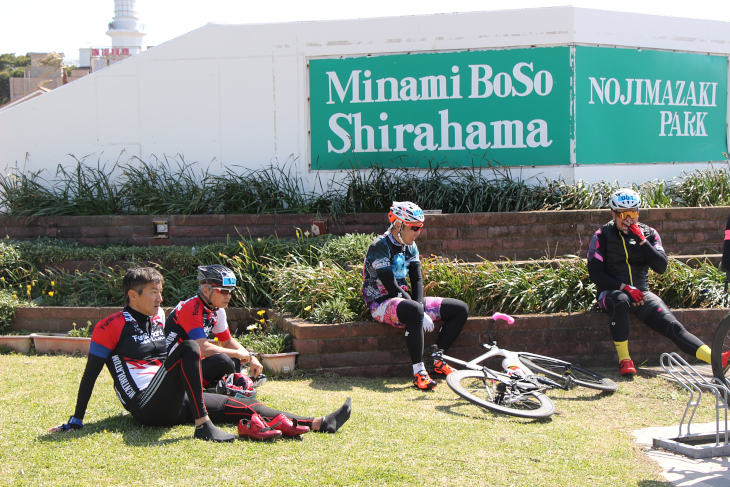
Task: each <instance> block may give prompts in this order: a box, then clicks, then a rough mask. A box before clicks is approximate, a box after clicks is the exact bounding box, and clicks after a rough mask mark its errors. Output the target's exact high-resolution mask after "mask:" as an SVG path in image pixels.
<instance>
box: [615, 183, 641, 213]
mask: <svg viewBox="0 0 730 487" xmlns="http://www.w3.org/2000/svg"><path fill="white" fill-rule="evenodd" d="M608 205H609V206H610V207H611V209H612V210H614V211H623V210H638V209H639V207H640V206H641V196H640V195H639V193H637V192H636V191H634V190H633V189H629V188H624V189H619V190H618V191H616V192H615V193H613V194H612V195H611V200H610V201H609V202H608Z"/></svg>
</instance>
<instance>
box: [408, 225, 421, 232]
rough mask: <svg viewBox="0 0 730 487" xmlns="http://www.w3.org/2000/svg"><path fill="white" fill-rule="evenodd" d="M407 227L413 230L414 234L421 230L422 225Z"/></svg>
mask: <svg viewBox="0 0 730 487" xmlns="http://www.w3.org/2000/svg"><path fill="white" fill-rule="evenodd" d="M408 227H409V228H410V229H411V230H413V231H414V232H420V231H421V229H422V228H423V225H420V226H419V225H408Z"/></svg>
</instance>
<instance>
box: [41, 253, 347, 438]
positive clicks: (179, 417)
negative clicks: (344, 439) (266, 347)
mask: <svg viewBox="0 0 730 487" xmlns="http://www.w3.org/2000/svg"><path fill="white" fill-rule="evenodd" d="M163 284H164V279H163V277H162V275H161V274H160V273H159V272H158V271H157V270H155V269H153V268H149V267H146V268H137V269H130V270H128V271H127V273H126V274H125V276H124V280H123V281H122V289H123V291H124V295H125V301H126V306H125V307H124V309H123V310H122V311H120V312H118V313H115V314H113V315H111V316H110V317H108V318H106V319H104V320H101V321H100V322H99V323H97V325H96V326H95V327H94V332H93V334H92V336H91V346H90V347H89V357H88V360H87V363H86V370H85V371H84V374H83V376H82V378H81V384H80V385H79V392H78V397H77V400H76V410H75V412H74V414H73V416H71V417H70V418H69V421H68V423H65V424H62V425H61V426H58V427H54V428H51V429H49V430H48V431H49V432H58V431H71V430H78V429H80V428H82V427H83V418H84V415H85V413H86V407H87V405H88V403H89V399H90V398H91V394H92V392H93V389H94V384H95V383H96V379H97V378H98V376H99V373H101V370H102V368H103V367H104V365H105V364H106V366H107V368H108V369H109V372H110V373H111V375H112V377H113V379H114V390H115V392H116V394H117V397H118V398H119V400H120V401H121V403H122V405H123V406H124V408H125V409H127V410H128V411H129V412H130V413H131V414H132V417H134V419H135V420H137V421H139V422H140V423H142V424H145V425H149V426H171V425H177V424H182V423H187V422H191V421H194V422H195V435H194V436H195V438H199V439H203V440H211V441H231V440H233V439H235V438H236V436H235V435H232V434H229V433H226V432H224V431H222V430H220V429H218V428H217V427H215V426H214V425H213V423H212V422H211V419H210V418H211V417H212V418H213V419H214V420H215V421H216V422H217V423H224V422H225V423H230V422H238V423H239V427H238V431H239V435H240V436H246V437H250V438H255V439H273V438H277V437H279V436H281V435H282V432H284V434H292V435H293V434H301V432H300V431H299V430H298V429H292V428H291V427H290V425H291V424H292V422H291V421H289V422H286V421H284V420H283V419H282V418H283V417H286V418H290V419H296V420H297V423H295V424H294V426H300V427H301V426H304V427H307V428H311V429H313V430H315V431H323V432H328V433H334V432H335V431H337V429H338V428H339V427H340V426H341V425H342V424H343V423H344V422H345V421H347V419H349V417H350V411H351V404H350V399H349V398H348V400H347V401H346V402H345V404H344V405H343V406H341V407H340V408H339V409H337V410H336V411H335V412H333V413H331V414H329V415H327V416H324V417H317V418H304V417H300V416H296V415H293V414H291V413H285V412H281V411H276V410H274V409H271V408H268V407H266V406H264V405H263V404H261V403H255V404H247V403H244V402H242V399H239V398H230V397H226V396H222V395H218V394H206V393H204V392H203V385H202V379H201V372H200V347H199V346H198V344H197V343H196V342H195V341H194V340H185V341H183V342H181V343H180V344H179V345H178V346H177V347H176V348H175V350H174V351H172V352H171V353H170V354H169V355H168V354H167V352H166V347H165V337H164V322H165V319H164V313H163V312H162V310H161V309H160V304H161V303H162V286H163ZM259 414H261V415H265V416H266V417H271V419H274V418H279V420H280V422H279V423H274V424H273V426H268V425H266V424H259V421H254V420H258V419H259V418H260V416H259ZM280 416H281V418H280ZM300 429H301V428H300Z"/></svg>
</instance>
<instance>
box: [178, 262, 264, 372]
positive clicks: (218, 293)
mask: <svg viewBox="0 0 730 487" xmlns="http://www.w3.org/2000/svg"><path fill="white" fill-rule="evenodd" d="M235 287H236V276H235V275H234V274H233V272H232V271H231V270H230V269H228V268H227V267H225V266H222V265H207V266H200V267H198V294H197V295H196V296H194V297H192V298H190V299H187V300H185V301H181V302H180V303H178V305H177V306H176V307H175V309H174V310H173V311H172V313H170V316H168V317H167V321H166V322H165V337H166V344H167V351H168V353H172V352H173V351H174V350H175V347H177V346H178V344H180V343H182V342H183V341H184V340H195V341H196V342H197V344H198V345H199V346H200V356H201V357H202V359H203V360H202V362H201V364H200V367H201V370H202V373H203V385H207V384H208V383H211V382H214V381H217V380H219V379H220V378H221V377H223V376H226V375H229V374H233V373H236V372H240V371H241V364H245V363H249V362H250V363H249V372H250V375H251V376H252V377H254V378H256V377H258V375H259V374H260V373H261V371H262V370H263V367H262V366H261V363H260V362H259V361H258V359H257V358H256V357H255V356H251V354H250V353H249V352H248V350H246V349H245V348H243V347H242V346H241V344H240V343H238V341H237V340H236V339H235V338H234V337H233V336H231V332H230V330H229V329H228V320H227V318H226V310H225V308H227V307H228V303H229V302H230V300H231V293H232V292H233V290H234V289H235ZM211 333H212V334H213V335H215V337H216V338H217V340H218V341H217V343H212V342H210V341H209V340H208V337H209V336H211Z"/></svg>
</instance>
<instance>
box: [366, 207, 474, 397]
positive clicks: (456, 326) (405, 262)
mask: <svg viewBox="0 0 730 487" xmlns="http://www.w3.org/2000/svg"><path fill="white" fill-rule="evenodd" d="M388 220H389V221H390V227H388V230H387V231H386V233H385V234H383V235H381V236H379V237H377V238H376V239H375V241H374V242H373V243H372V244H370V247H369V248H368V251H367V255H366V257H365V263H364V269H363V285H362V294H363V297H364V298H365V304H366V306H367V307H368V309H369V310H370V313H371V314H372V316H373V319H374V320H375V321H378V322H380V323H385V324H388V325H391V326H394V327H396V328H405V338H406V345H407V347H408V352H409V354H410V357H411V363H412V364H413V383H414V385H415V386H416V387H417V388H419V389H424V390H429V389H432V388H433V387H434V386H435V385H436V382H435V381H433V380H432V379H431V377H430V376H429V375H428V371H427V370H426V366H428V367H429V368H433V371H434V372H436V373H439V374H445V375H448V374H450V373H451V372H453V371H454V369H453V368H451V367H450V366H449V365H448V364H446V363H444V362H441V361H437V362H434V361H433V360H432V359H428V360H427V362H430V363H428V364H424V362H423V348H424V346H423V341H424V340H423V337H424V332H430V331H433V329H434V323H433V322H434V321H443V325H442V326H441V328H440V330H439V337H438V348H439V349H441V350H444V351H445V350H447V349H448V348H449V347H450V346H451V344H452V343H454V340H456V338H457V337H458V336H459V333H461V329H462V328H463V327H464V324H465V323H466V319H467V317H468V316H469V307H468V306H467V305H466V303H464V302H463V301H459V300H457V299H450V298H432V297H424V296H423V278H422V276H421V262H420V258H419V256H418V247H417V246H416V242H415V240H416V238H417V237H418V235H420V232H421V229H422V228H423V223H424V216H423V211H422V210H421V208H419V207H418V206H417V205H415V204H413V203H411V202H410V201H404V202H397V201H395V202H393V206H391V207H390V212H389V213H388ZM406 276H408V279H409V281H410V284H411V285H410V288H409V287H408V284H407V282H406Z"/></svg>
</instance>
